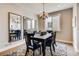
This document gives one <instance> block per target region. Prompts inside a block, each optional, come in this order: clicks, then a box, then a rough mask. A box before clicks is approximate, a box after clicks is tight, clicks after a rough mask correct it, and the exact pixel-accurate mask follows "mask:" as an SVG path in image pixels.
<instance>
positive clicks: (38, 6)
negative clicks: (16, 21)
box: [13, 3, 73, 14]
mask: <svg viewBox="0 0 79 59" xmlns="http://www.w3.org/2000/svg"><path fill="white" fill-rule="evenodd" d="M13 5H15V6H18V7H22V8H25V9H26V10H27V8H28V10H30V11H31V12H33V13H35V14H38V13H40V12H42V10H43V5H42V3H21V4H17V3H16V4H13ZM72 6H73V3H45V6H44V7H45V11H46V12H49V13H50V12H54V11H58V10H63V9H67V8H71V7H72Z"/></svg>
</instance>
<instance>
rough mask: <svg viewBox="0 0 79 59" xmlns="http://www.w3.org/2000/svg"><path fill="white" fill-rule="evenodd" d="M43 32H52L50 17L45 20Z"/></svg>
mask: <svg viewBox="0 0 79 59" xmlns="http://www.w3.org/2000/svg"><path fill="white" fill-rule="evenodd" d="M45 30H52V19H51V17H48V18H46V20H45Z"/></svg>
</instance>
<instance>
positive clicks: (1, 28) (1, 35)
mask: <svg viewBox="0 0 79 59" xmlns="http://www.w3.org/2000/svg"><path fill="white" fill-rule="evenodd" d="M8 12H13V13H16V14H20V15H23V16H27V17H30V18H33V14H32V13H31V11H30V10H28V8H27V7H21V6H16V5H14V4H0V46H3V45H4V44H7V43H8Z"/></svg>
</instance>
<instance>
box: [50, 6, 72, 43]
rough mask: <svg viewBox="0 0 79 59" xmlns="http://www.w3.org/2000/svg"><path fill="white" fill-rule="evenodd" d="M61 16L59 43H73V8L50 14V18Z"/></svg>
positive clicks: (58, 34)
mask: <svg viewBox="0 0 79 59" xmlns="http://www.w3.org/2000/svg"><path fill="white" fill-rule="evenodd" d="M58 14H60V15H61V16H60V28H61V31H60V32H57V38H56V39H57V41H62V42H67V43H72V40H73V39H72V8H70V9H65V10H61V11H57V12H53V13H50V16H54V15H58Z"/></svg>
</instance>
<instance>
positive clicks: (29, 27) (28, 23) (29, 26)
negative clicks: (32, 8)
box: [27, 20, 31, 30]
mask: <svg viewBox="0 0 79 59" xmlns="http://www.w3.org/2000/svg"><path fill="white" fill-rule="evenodd" d="M27 29H28V30H29V29H31V21H30V20H28V21H27Z"/></svg>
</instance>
